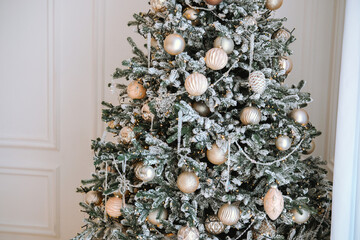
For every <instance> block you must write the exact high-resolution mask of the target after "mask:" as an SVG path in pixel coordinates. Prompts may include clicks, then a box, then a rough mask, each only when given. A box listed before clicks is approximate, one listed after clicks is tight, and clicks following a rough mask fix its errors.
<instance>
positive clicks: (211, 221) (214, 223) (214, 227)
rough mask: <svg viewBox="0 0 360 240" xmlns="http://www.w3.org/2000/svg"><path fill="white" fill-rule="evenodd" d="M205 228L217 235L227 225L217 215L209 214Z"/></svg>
mask: <svg viewBox="0 0 360 240" xmlns="http://www.w3.org/2000/svg"><path fill="white" fill-rule="evenodd" d="M205 229H206V231H208V232H209V233H211V234H214V235H217V234H220V233H222V232H223V231H224V230H225V225H224V224H223V223H222V222H221V221H220V219H219V218H218V217H217V216H216V215H213V216H209V217H208V218H206V221H205Z"/></svg>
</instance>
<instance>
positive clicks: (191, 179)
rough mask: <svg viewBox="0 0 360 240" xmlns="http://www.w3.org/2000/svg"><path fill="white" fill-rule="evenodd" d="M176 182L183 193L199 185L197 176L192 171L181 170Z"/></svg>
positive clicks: (189, 191) (191, 191) (193, 189)
mask: <svg viewBox="0 0 360 240" xmlns="http://www.w3.org/2000/svg"><path fill="white" fill-rule="evenodd" d="M176 183H177V186H178V188H179V189H180V191H182V192H183V193H193V192H195V191H196V189H197V188H198V187H199V177H198V176H196V174H195V173H194V172H183V173H181V174H180V175H179V176H178V179H177V182H176Z"/></svg>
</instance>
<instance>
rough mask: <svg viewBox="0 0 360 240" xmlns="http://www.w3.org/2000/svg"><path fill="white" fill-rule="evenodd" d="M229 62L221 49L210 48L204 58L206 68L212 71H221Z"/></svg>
mask: <svg viewBox="0 0 360 240" xmlns="http://www.w3.org/2000/svg"><path fill="white" fill-rule="evenodd" d="M228 61H229V57H228V55H227V54H226V52H225V51H224V50H223V49H221V48H212V49H210V50H209V51H207V53H206V56H205V63H206V66H207V67H208V68H210V69H212V70H221V69H223V68H224V67H225V66H226V64H227V63H228Z"/></svg>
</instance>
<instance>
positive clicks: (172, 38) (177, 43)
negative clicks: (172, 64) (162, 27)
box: [164, 33, 185, 55]
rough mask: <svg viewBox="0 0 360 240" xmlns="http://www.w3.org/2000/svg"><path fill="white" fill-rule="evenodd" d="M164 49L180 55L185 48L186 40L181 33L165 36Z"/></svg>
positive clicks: (169, 52) (171, 53)
mask: <svg viewBox="0 0 360 240" xmlns="http://www.w3.org/2000/svg"><path fill="white" fill-rule="evenodd" d="M164 49H165V51H166V52H167V53H168V54H170V55H178V54H180V53H182V52H183V51H184V49H185V40H184V38H183V37H182V36H181V35H179V34H176V33H174V34H170V35H168V36H167V37H166V38H165V41H164Z"/></svg>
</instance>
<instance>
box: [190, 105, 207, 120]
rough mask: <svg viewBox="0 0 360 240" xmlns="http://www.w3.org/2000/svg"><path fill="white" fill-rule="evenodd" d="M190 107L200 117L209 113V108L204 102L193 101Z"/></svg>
mask: <svg viewBox="0 0 360 240" xmlns="http://www.w3.org/2000/svg"><path fill="white" fill-rule="evenodd" d="M192 107H193V108H194V110H195V111H196V112H198V113H199V115H200V116H202V117H207V116H209V115H210V114H211V111H210V108H209V107H208V106H207V105H206V103H204V102H193V104H192Z"/></svg>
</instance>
